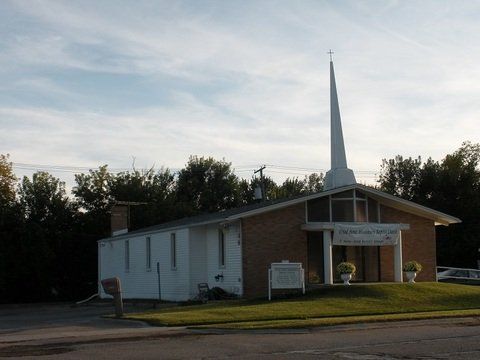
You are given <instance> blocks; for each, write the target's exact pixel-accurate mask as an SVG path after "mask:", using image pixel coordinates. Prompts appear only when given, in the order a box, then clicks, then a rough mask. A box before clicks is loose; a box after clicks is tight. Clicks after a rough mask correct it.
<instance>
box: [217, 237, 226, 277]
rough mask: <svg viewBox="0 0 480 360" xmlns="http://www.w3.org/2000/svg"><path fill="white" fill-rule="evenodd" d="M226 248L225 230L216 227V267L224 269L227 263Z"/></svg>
mask: <svg viewBox="0 0 480 360" xmlns="http://www.w3.org/2000/svg"><path fill="white" fill-rule="evenodd" d="M226 260H227V249H226V241H225V232H224V231H223V229H218V268H219V269H225V267H226V263H227V261H226Z"/></svg>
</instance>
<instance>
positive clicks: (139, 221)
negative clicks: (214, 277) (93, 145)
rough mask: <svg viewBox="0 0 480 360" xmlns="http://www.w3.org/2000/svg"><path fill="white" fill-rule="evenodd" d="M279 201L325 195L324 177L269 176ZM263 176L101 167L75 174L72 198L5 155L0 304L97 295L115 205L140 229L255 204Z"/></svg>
mask: <svg viewBox="0 0 480 360" xmlns="http://www.w3.org/2000/svg"><path fill="white" fill-rule="evenodd" d="M264 183H265V185H266V186H265V188H266V196H267V198H268V199H277V198H281V197H288V196H294V195H300V194H308V193H313V192H317V191H320V190H321V188H322V186H323V177H322V175H321V174H315V173H313V174H310V175H309V176H306V177H305V178H303V179H301V178H288V179H286V180H285V181H284V182H283V183H282V184H276V183H275V182H274V181H273V180H272V179H271V178H270V177H265V178H264ZM258 185H260V179H259V178H252V179H250V180H245V179H240V178H239V177H238V176H236V175H235V173H234V169H233V168H232V165H231V163H228V162H226V161H225V160H215V159H213V158H210V157H208V158H206V157H196V156H192V157H190V159H189V160H188V162H187V164H186V165H185V167H184V168H183V169H181V170H180V171H179V172H178V173H176V174H174V173H173V172H172V171H170V170H169V169H166V168H161V169H157V170H156V169H154V168H152V169H149V170H137V169H132V170H131V171H126V172H121V173H112V172H110V171H109V169H108V166H107V165H104V166H101V167H99V168H98V169H95V170H90V171H89V172H88V173H81V174H76V175H75V185H74V186H73V188H72V190H71V194H68V193H67V190H66V187H65V183H64V182H62V181H60V179H58V178H56V177H54V176H52V175H51V174H49V173H48V172H44V171H39V172H36V173H34V174H33V176H32V177H31V178H29V177H23V178H22V179H18V178H17V177H16V176H15V174H14V171H13V167H12V163H11V162H10V159H9V156H8V155H0V302H27V301H47V300H74V299H81V298H83V297H85V296H88V295H89V294H92V293H94V292H96V286H97V285H96V284H97V243H96V241H97V240H99V239H101V238H104V237H108V236H110V210H111V208H112V206H113V205H114V204H115V203H116V202H117V201H135V202H140V203H143V204H142V205H140V206H135V207H132V209H131V222H130V224H131V229H130V230H135V229H138V228H142V227H145V226H149V225H155V224H159V223H163V222H167V221H170V220H175V219H179V218H182V217H187V216H193V215H197V214H201V213H207V212H216V211H221V210H226V209H230V208H233V207H238V206H242V205H248V204H251V203H254V202H255V201H258V200H256V199H255V195H254V193H255V188H256V187H257V186H258Z"/></svg>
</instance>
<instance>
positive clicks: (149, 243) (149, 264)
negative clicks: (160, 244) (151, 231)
mask: <svg viewBox="0 0 480 360" xmlns="http://www.w3.org/2000/svg"><path fill="white" fill-rule="evenodd" d="M145 254H146V259H145V267H146V268H147V271H150V270H152V241H151V239H150V236H147V237H146V238H145Z"/></svg>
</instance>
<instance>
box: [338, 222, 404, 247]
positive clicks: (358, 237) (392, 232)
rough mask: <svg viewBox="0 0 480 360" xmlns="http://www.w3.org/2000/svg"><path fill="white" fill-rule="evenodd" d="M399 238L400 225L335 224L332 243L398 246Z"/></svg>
mask: <svg viewBox="0 0 480 360" xmlns="http://www.w3.org/2000/svg"><path fill="white" fill-rule="evenodd" d="M399 238H400V225H399V224H372V223H369V224H335V226H334V232H333V241H332V243H333V245H344V246H382V245H396V244H397V243H398V240H399Z"/></svg>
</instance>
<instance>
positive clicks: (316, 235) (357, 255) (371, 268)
mask: <svg viewBox="0 0 480 360" xmlns="http://www.w3.org/2000/svg"><path fill="white" fill-rule="evenodd" d="M307 234H308V264H307V282H308V283H310V284H323V283H324V278H325V276H324V274H325V273H324V271H325V270H324V253H323V251H324V246H323V241H324V240H323V235H324V233H323V232H322V231H309V232H308V233H307ZM343 261H348V262H351V263H353V264H354V265H355V267H356V268H357V271H356V274H355V275H354V277H353V279H352V281H353V282H378V281H380V248H379V247H378V246H339V245H334V246H332V270H333V280H334V282H341V281H342V280H341V279H340V275H339V274H337V272H336V268H337V265H338V264H340V263H341V262H343Z"/></svg>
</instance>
